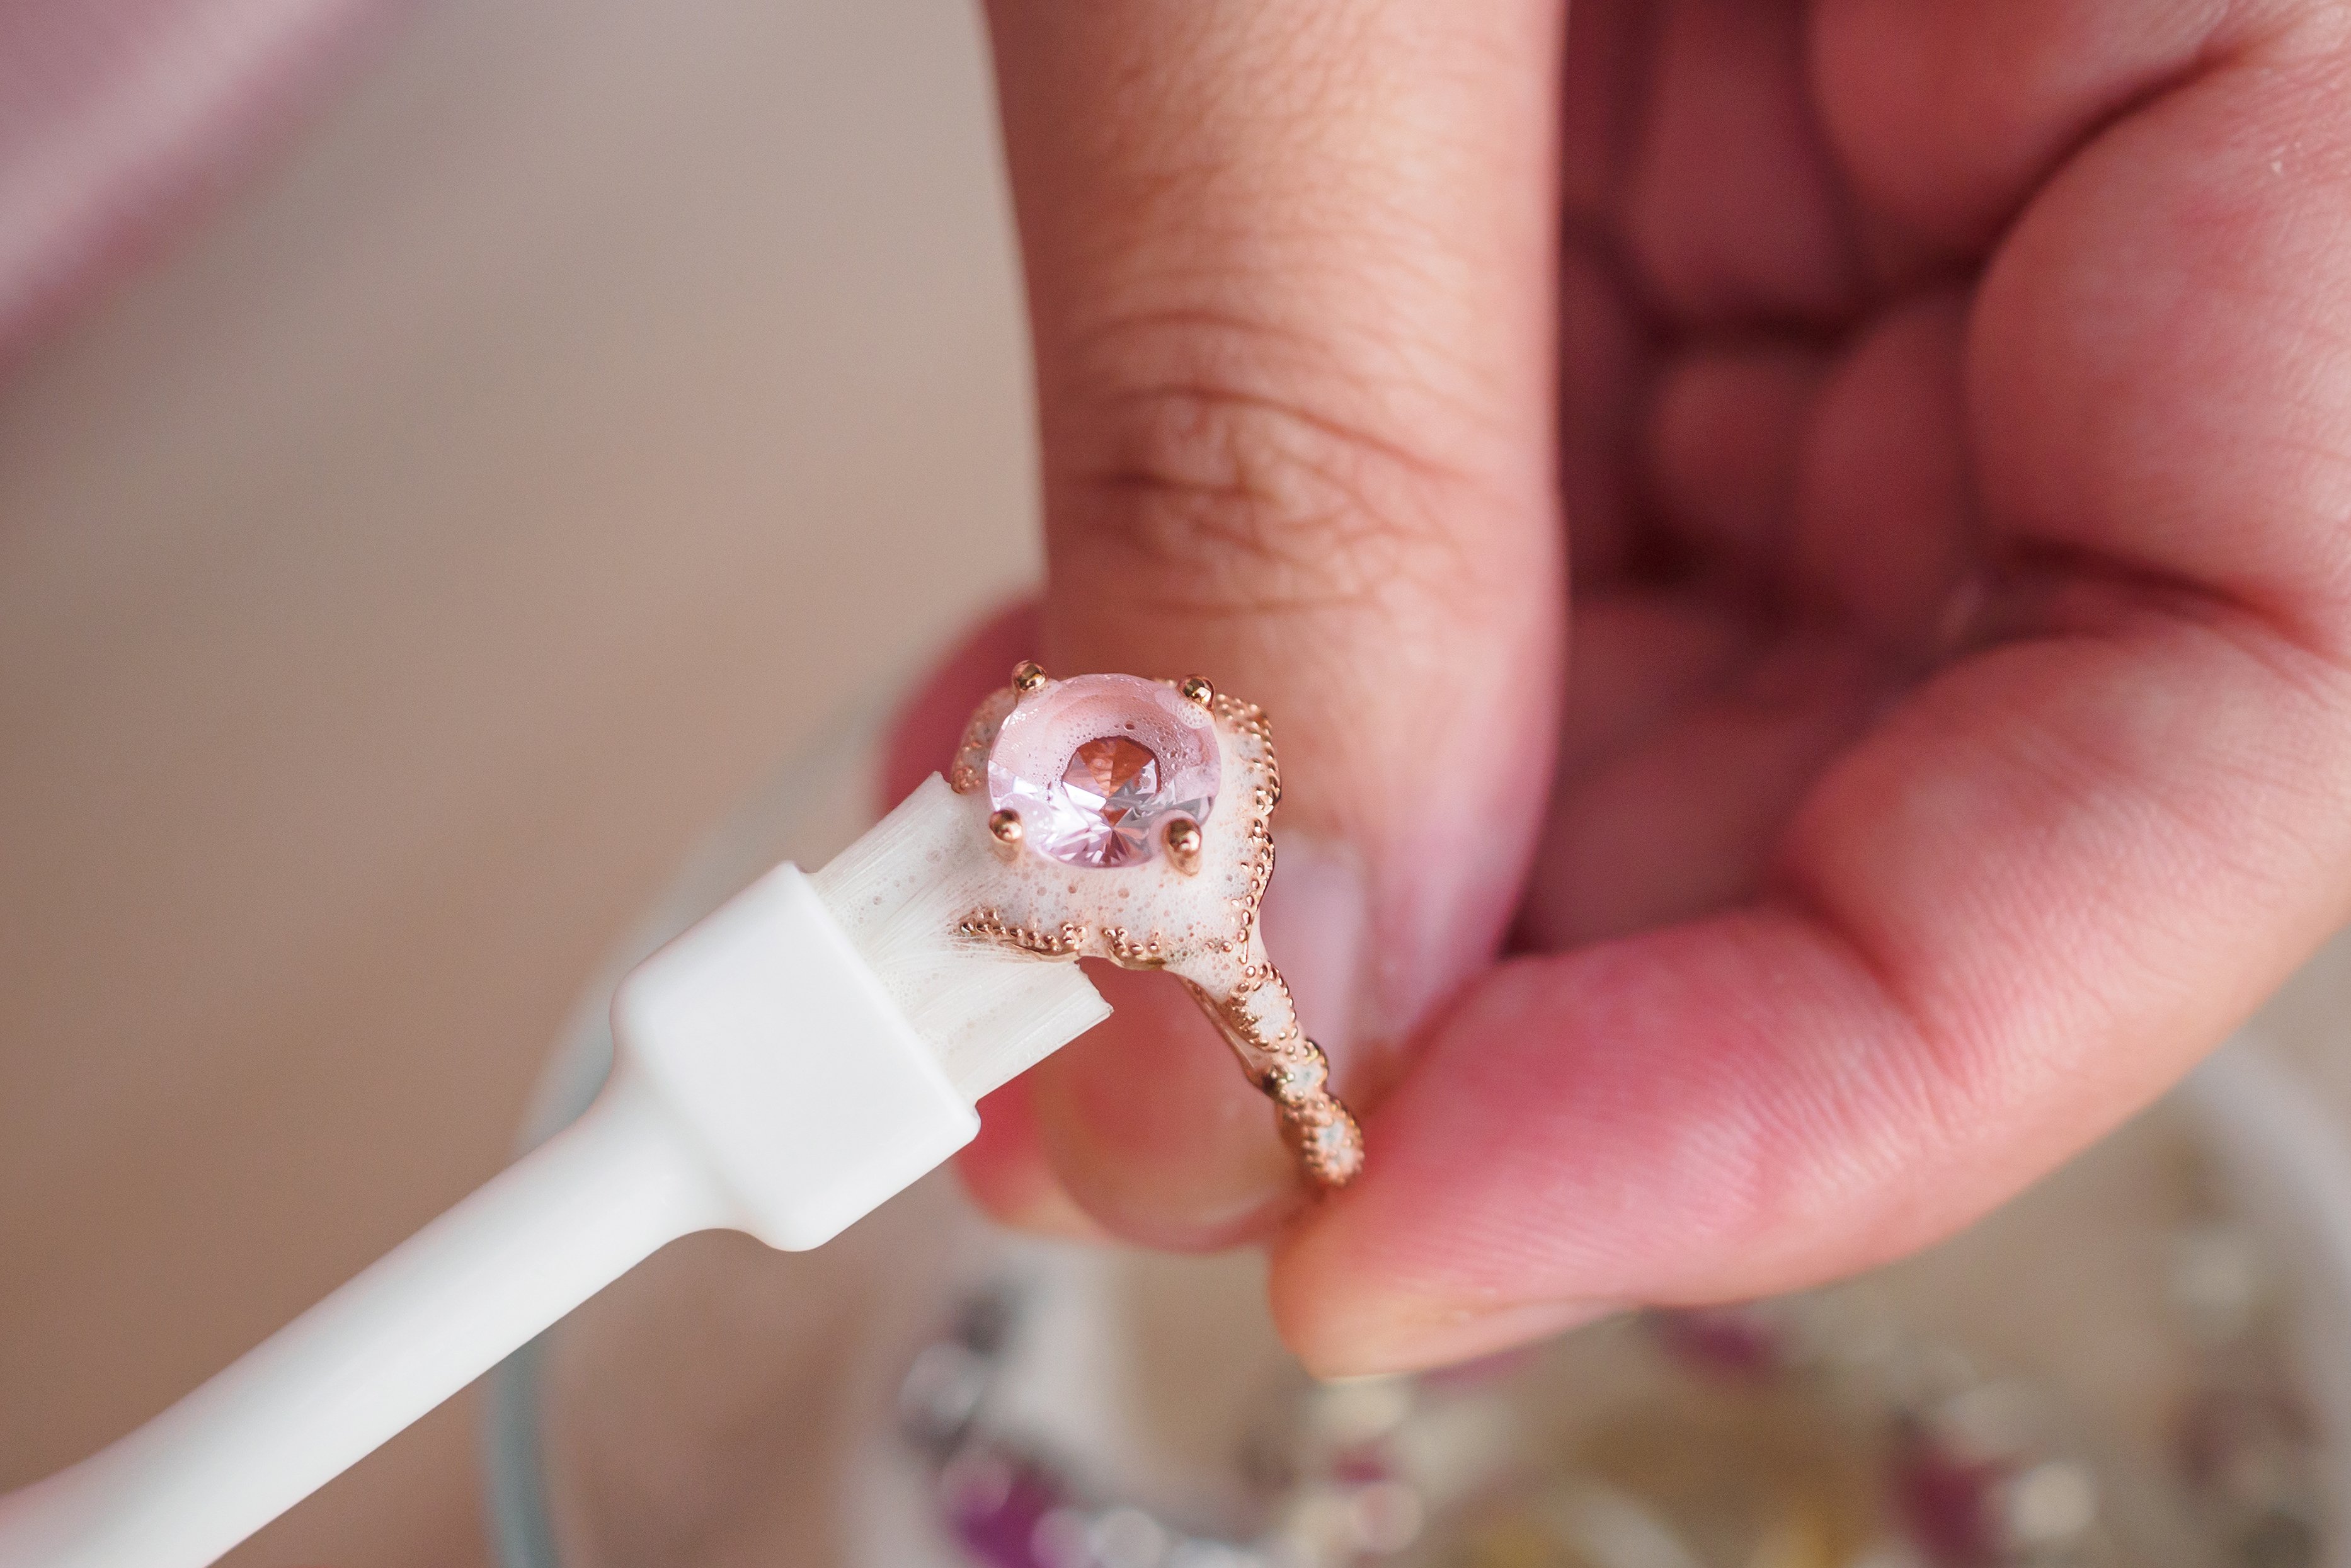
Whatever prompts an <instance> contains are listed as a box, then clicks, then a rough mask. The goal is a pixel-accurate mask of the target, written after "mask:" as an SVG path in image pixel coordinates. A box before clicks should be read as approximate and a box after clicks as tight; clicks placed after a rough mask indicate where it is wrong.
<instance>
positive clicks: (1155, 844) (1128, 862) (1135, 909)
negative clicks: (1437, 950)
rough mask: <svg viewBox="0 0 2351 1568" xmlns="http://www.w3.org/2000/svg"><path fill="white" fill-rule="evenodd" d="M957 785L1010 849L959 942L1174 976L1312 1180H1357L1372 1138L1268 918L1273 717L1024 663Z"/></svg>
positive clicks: (1196, 695)
mask: <svg viewBox="0 0 2351 1568" xmlns="http://www.w3.org/2000/svg"><path fill="white" fill-rule="evenodd" d="M947 781H948V783H949V784H950V785H951V786H952V787H953V788H954V789H955V791H956V793H957V794H958V795H961V796H964V797H966V798H967V799H968V800H969V801H970V804H971V810H972V831H974V832H976V833H983V834H987V835H989V836H991V837H992V838H993V839H994V840H995V841H996V843H997V844H998V846H999V849H1003V850H1007V851H1008V853H1007V855H1006V863H1005V867H1004V875H1003V878H1002V881H1001V883H1000V884H999V886H998V890H997V894H996V896H994V897H993V898H991V899H990V900H989V902H988V903H987V904H985V905H983V906H982V907H979V908H977V909H974V910H972V911H971V912H970V913H969V914H967V915H966V916H965V917H964V918H963V919H962V921H961V922H960V923H959V925H958V926H957V932H958V934H959V935H960V936H963V937H965V938H967V939H969V940H974V941H982V942H989V943H996V944H999V945H1002V946H1008V947H1012V948H1015V949H1017V950H1019V951H1020V952H1023V953H1028V954H1032V955H1034V956H1038V957H1040V958H1048V959H1070V958H1080V957H1096V958H1106V959H1108V960H1110V961H1111V962H1112V963H1114V964H1117V965H1119V966H1121V967H1124V968H1129V969H1165V970H1167V971H1168V972H1169V973H1171V974H1173V975H1175V977H1178V978H1179V979H1181V980H1182V981H1183V982H1184V984H1185V986H1186V988H1188V989H1189V990H1190V991H1191V993H1192V995H1193V996H1194V998H1196V999H1197V1000H1198V1002H1199V1003H1200V1006H1201V1008H1202V1009H1203V1010H1204V1011H1205V1012H1207V1015H1208V1017H1209V1019H1211V1020H1213V1021H1214V1022H1215V1023H1216V1025H1217V1029H1218V1030H1219V1031H1220V1032H1221V1033H1222V1034H1223V1035H1224V1037H1225V1039H1226V1040H1227V1042H1228V1043H1229V1044H1230V1045H1231V1047H1232V1049H1233V1052H1234V1054H1235V1055H1237V1056H1238V1057H1239V1059H1240V1061H1241V1066H1242V1068H1243V1070H1244V1071H1246V1072H1247V1073H1248V1074H1249V1081H1250V1082H1252V1083H1254V1084H1256V1085H1257V1086H1258V1088H1259V1089H1260V1090H1261V1091H1263V1092H1265V1093H1266V1094H1267V1095H1268V1096H1269V1097H1270V1098H1271V1099H1272V1101H1273V1102H1274V1106H1275V1118H1276V1123H1277V1125H1278V1126H1279V1128H1280V1132H1281V1135H1282V1138H1283V1141H1284V1142H1285V1143H1287V1144H1288V1145H1290V1150H1291V1151H1292V1153H1293V1154H1294V1155H1296V1156H1297V1159H1298V1162H1299V1165H1300V1167H1301V1170H1302V1171H1303V1172H1304V1173H1305V1175H1306V1176H1307V1178H1308V1179H1309V1180H1310V1181H1311V1182H1312V1183H1313V1184H1314V1185H1315V1186H1319V1187H1325V1188H1329V1187H1339V1186H1345V1185H1346V1184H1347V1183H1348V1182H1349V1181H1351V1180H1353V1178H1354V1176H1356V1174H1357V1173H1358V1172H1360V1171H1361V1170H1362V1169H1363V1164H1364V1140H1363V1133H1362V1131H1361V1129H1359V1128H1358V1127H1357V1126H1356V1124H1355V1120H1354V1118H1353V1116H1352V1115H1351V1114H1349V1113H1348V1111H1347V1108H1346V1107H1345V1106H1344V1105H1343V1104H1342V1103H1340V1102H1339V1100H1338V1099H1337V1098H1336V1097H1335V1096H1334V1095H1332V1092H1331V1091H1330V1088H1329V1083H1328V1080H1329V1076H1330V1068H1329V1063H1328V1062H1327V1061H1325V1060H1324V1058H1323V1054H1322V1048H1321V1047H1320V1046H1317V1045H1316V1044H1315V1043H1314V1042H1313V1041H1312V1040H1309V1039H1308V1038H1307V1037H1306V1034H1305V1032H1304V1031H1303V1030H1301V1028H1300V1027H1299V1022H1298V1012H1297V1009H1296V1007H1295V1006H1294V1005H1293V1004H1292V1002H1291V1000H1290V988H1289V987H1288V986H1287V985H1285V984H1284V983H1283V982H1282V978H1281V976H1280V973H1279V972H1278V971H1277V970H1276V969H1275V968H1274V967H1273V963H1272V960H1271V959H1270V957H1269V956H1267V953H1266V949H1265V939H1264V934H1263V931H1262V930H1261V928H1260V923H1259V909H1260V906H1261V904H1263V902H1264V898H1265V890H1266V886H1267V884H1268V883H1269V882H1270V881H1271V879H1272V876H1273V865H1274V852H1273V828H1272V822H1271V818H1272V815H1273V810H1274V807H1275V806H1276V805H1277V804H1278V803H1279V802H1280V800H1281V768H1280V761H1279V760H1278V758H1276V756H1275V753H1274V747H1273V735H1272V727H1271V726H1270V724H1269V723H1268V722H1267V720H1266V716H1265V713H1264V711H1263V710H1262V709H1260V708H1259V707H1258V706H1256V705H1255V704H1253V703H1247V702H1242V701H1240V700H1239V699H1238V698H1236V697H1233V696H1231V695H1228V694H1225V693H1222V692H1217V691H1215V690H1214V689H1213V688H1212V687H1211V686H1210V685H1209V684H1208V683H1207V681H1205V680H1203V679H1201V678H1199V677H1198V676H1190V677H1187V678H1186V679H1185V680H1184V681H1182V682H1181V683H1175V682H1165V681H1161V682H1152V681H1144V680H1142V679H1139V678H1136V677H1134V676H1126V675H1081V676H1077V677H1074V678H1073V679H1071V680H1069V681H1056V680H1052V679H1050V677H1048V676H1046V675H1045V674H1044V672H1043V671H1042V670H1040V669H1039V668H1038V667H1037V666H1036V665H1034V664H1027V663H1024V664H1022V665H1021V666H1020V667H1019V671H1018V672H1017V673H1016V675H1015V678H1014V682H1013V684H1011V685H1007V686H1005V687H1003V688H1001V689H1000V690H998V691H996V692H994V693H991V694H990V695H988V697H987V699H986V700H985V701H983V702H982V703H981V704H980V705H979V707H978V709H977V711H976V712H974V713H973V715H972V717H971V723H970V724H969V726H968V727H967V728H966V729H965V731H964V737H963V740H962V743H961V745H959V746H958V747H956V755H955V758H954V759H953V762H952V764H951V765H950V767H949V768H948V772H947ZM1024 812H1026V813H1028V814H1029V815H1050V817H1051V819H1052V821H1050V823H1047V822H1041V821H1040V822H1028V823H1024V822H1023V821H1022V820H1021V819H1022V814H1023V813H1024ZM1008 820H1009V821H1010V823H1011V827H1012V830H1013V831H1009V833H1008V831H1007V827H1006V824H1007V821H1008ZM1040 830H1041V831H1040Z"/></svg>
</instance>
